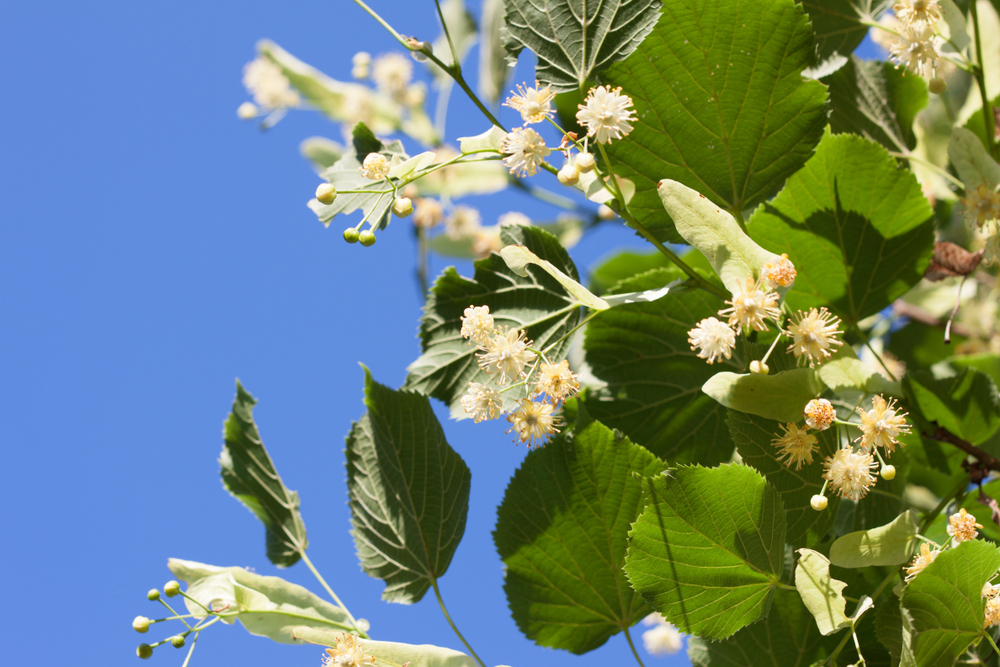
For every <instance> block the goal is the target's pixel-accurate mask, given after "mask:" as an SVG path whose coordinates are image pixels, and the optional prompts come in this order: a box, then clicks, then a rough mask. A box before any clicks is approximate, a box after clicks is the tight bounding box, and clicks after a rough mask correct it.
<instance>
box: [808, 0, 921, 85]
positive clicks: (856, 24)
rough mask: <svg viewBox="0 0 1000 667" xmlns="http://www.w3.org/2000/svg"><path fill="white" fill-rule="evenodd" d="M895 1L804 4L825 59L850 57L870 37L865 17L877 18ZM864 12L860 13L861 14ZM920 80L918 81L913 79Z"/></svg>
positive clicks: (844, 0) (846, 0)
mask: <svg viewBox="0 0 1000 667" xmlns="http://www.w3.org/2000/svg"><path fill="white" fill-rule="evenodd" d="M891 4H892V0H803V2H802V6H803V7H804V8H805V10H806V11H807V12H808V13H809V18H810V19H812V27H813V30H814V31H815V33H816V41H817V42H818V44H819V54H820V57H821V58H823V59H826V58H829V57H830V56H832V55H833V54H834V53H838V54H840V55H842V56H847V55H850V54H851V53H852V52H853V51H854V49H856V48H857V47H858V45H859V44H860V43H861V41H862V40H863V39H864V38H865V35H867V34H868V26H866V25H864V24H863V23H861V22H860V19H861V18H862V17H866V16H872V17H877V16H878V15H879V14H880V13H881V12H882V11H883V10H884V9H885V8H886V7H888V6H889V5H891ZM859 10H860V11H859ZM913 78H917V77H913Z"/></svg>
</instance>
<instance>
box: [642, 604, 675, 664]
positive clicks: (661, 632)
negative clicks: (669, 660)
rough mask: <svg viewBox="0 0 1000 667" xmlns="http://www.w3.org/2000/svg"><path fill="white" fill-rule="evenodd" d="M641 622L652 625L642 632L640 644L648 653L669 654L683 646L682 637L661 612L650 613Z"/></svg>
mask: <svg viewBox="0 0 1000 667" xmlns="http://www.w3.org/2000/svg"><path fill="white" fill-rule="evenodd" d="M642 624H643V625H646V626H650V625H651V626H653V627H652V628H651V629H649V630H646V631H645V632H643V633H642V645H643V647H645V649H646V652H647V653H649V654H650V655H671V654H673V653H677V652H678V651H680V650H681V649H682V648H684V639H683V638H682V637H681V633H680V632H678V631H677V628H675V627H674V626H673V625H671V624H670V623H669V622H667V619H665V618H663V615H662V614H650V615H649V616H647V617H646V618H644V619H642Z"/></svg>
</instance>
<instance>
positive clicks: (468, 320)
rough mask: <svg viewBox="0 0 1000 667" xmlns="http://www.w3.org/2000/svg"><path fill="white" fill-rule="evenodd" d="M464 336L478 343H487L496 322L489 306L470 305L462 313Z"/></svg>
mask: <svg viewBox="0 0 1000 667" xmlns="http://www.w3.org/2000/svg"><path fill="white" fill-rule="evenodd" d="M461 333H462V337H463V338H468V339H469V340H470V341H472V342H473V343H475V344H476V345H485V344H486V341H488V340H489V339H490V337H491V336H493V333H494V322H493V316H492V315H490V307H489V306H478V307H477V306H469V307H468V308H466V309H465V313H464V314H463V315H462V332H461Z"/></svg>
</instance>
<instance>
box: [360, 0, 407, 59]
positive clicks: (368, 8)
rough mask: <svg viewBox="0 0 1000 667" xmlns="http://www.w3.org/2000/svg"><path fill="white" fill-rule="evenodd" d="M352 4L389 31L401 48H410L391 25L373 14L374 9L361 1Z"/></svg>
mask: <svg viewBox="0 0 1000 667" xmlns="http://www.w3.org/2000/svg"><path fill="white" fill-rule="evenodd" d="M354 2H355V4H357V5H358V6H359V7H361V9H363V10H365V11H366V12H368V14H369V15H370V16H371V17H372V18H373V19H375V20H376V21H378V22H379V23H381V24H382V27H383V28H385V29H386V30H388V31H389V32H390V33H392V36H393V37H395V38H396V40H397V41H398V42H399V43H400V44H402V45H403V46H405V47H406V48H407V49H409V48H410V45H409V44H408V43H407V42H406V40H405V39H403V36H402V35H400V34H399V33H398V32H396V31H395V30H394V29H393V27H392V26H391V25H389V24H388V23H386V22H385V19H383V18H382V17H381V16H379V15H378V14H376V13H375V10H374V9H372V8H371V7H369V6H368V5H366V4H365V3H363V2H362V1H361V0H354Z"/></svg>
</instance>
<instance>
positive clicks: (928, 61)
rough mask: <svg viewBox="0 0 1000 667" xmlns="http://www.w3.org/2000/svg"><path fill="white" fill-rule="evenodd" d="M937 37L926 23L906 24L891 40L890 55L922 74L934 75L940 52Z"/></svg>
mask: <svg viewBox="0 0 1000 667" xmlns="http://www.w3.org/2000/svg"><path fill="white" fill-rule="evenodd" d="M937 48H938V47H937V37H935V36H934V30H933V28H931V27H930V26H929V25H927V24H926V23H913V24H910V25H904V26H903V27H901V28H900V29H899V34H898V35H897V36H896V37H894V38H893V40H892V41H891V42H889V55H890V57H891V58H892V60H893V61H895V62H896V66H897V68H898V67H899V65H904V66H906V68H907V69H908V70H910V71H911V72H913V73H914V74H919V75H920V76H931V77H932V76H934V74H935V71H936V70H937V66H938V60H939V59H940V54H939V53H938V50H937Z"/></svg>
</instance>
